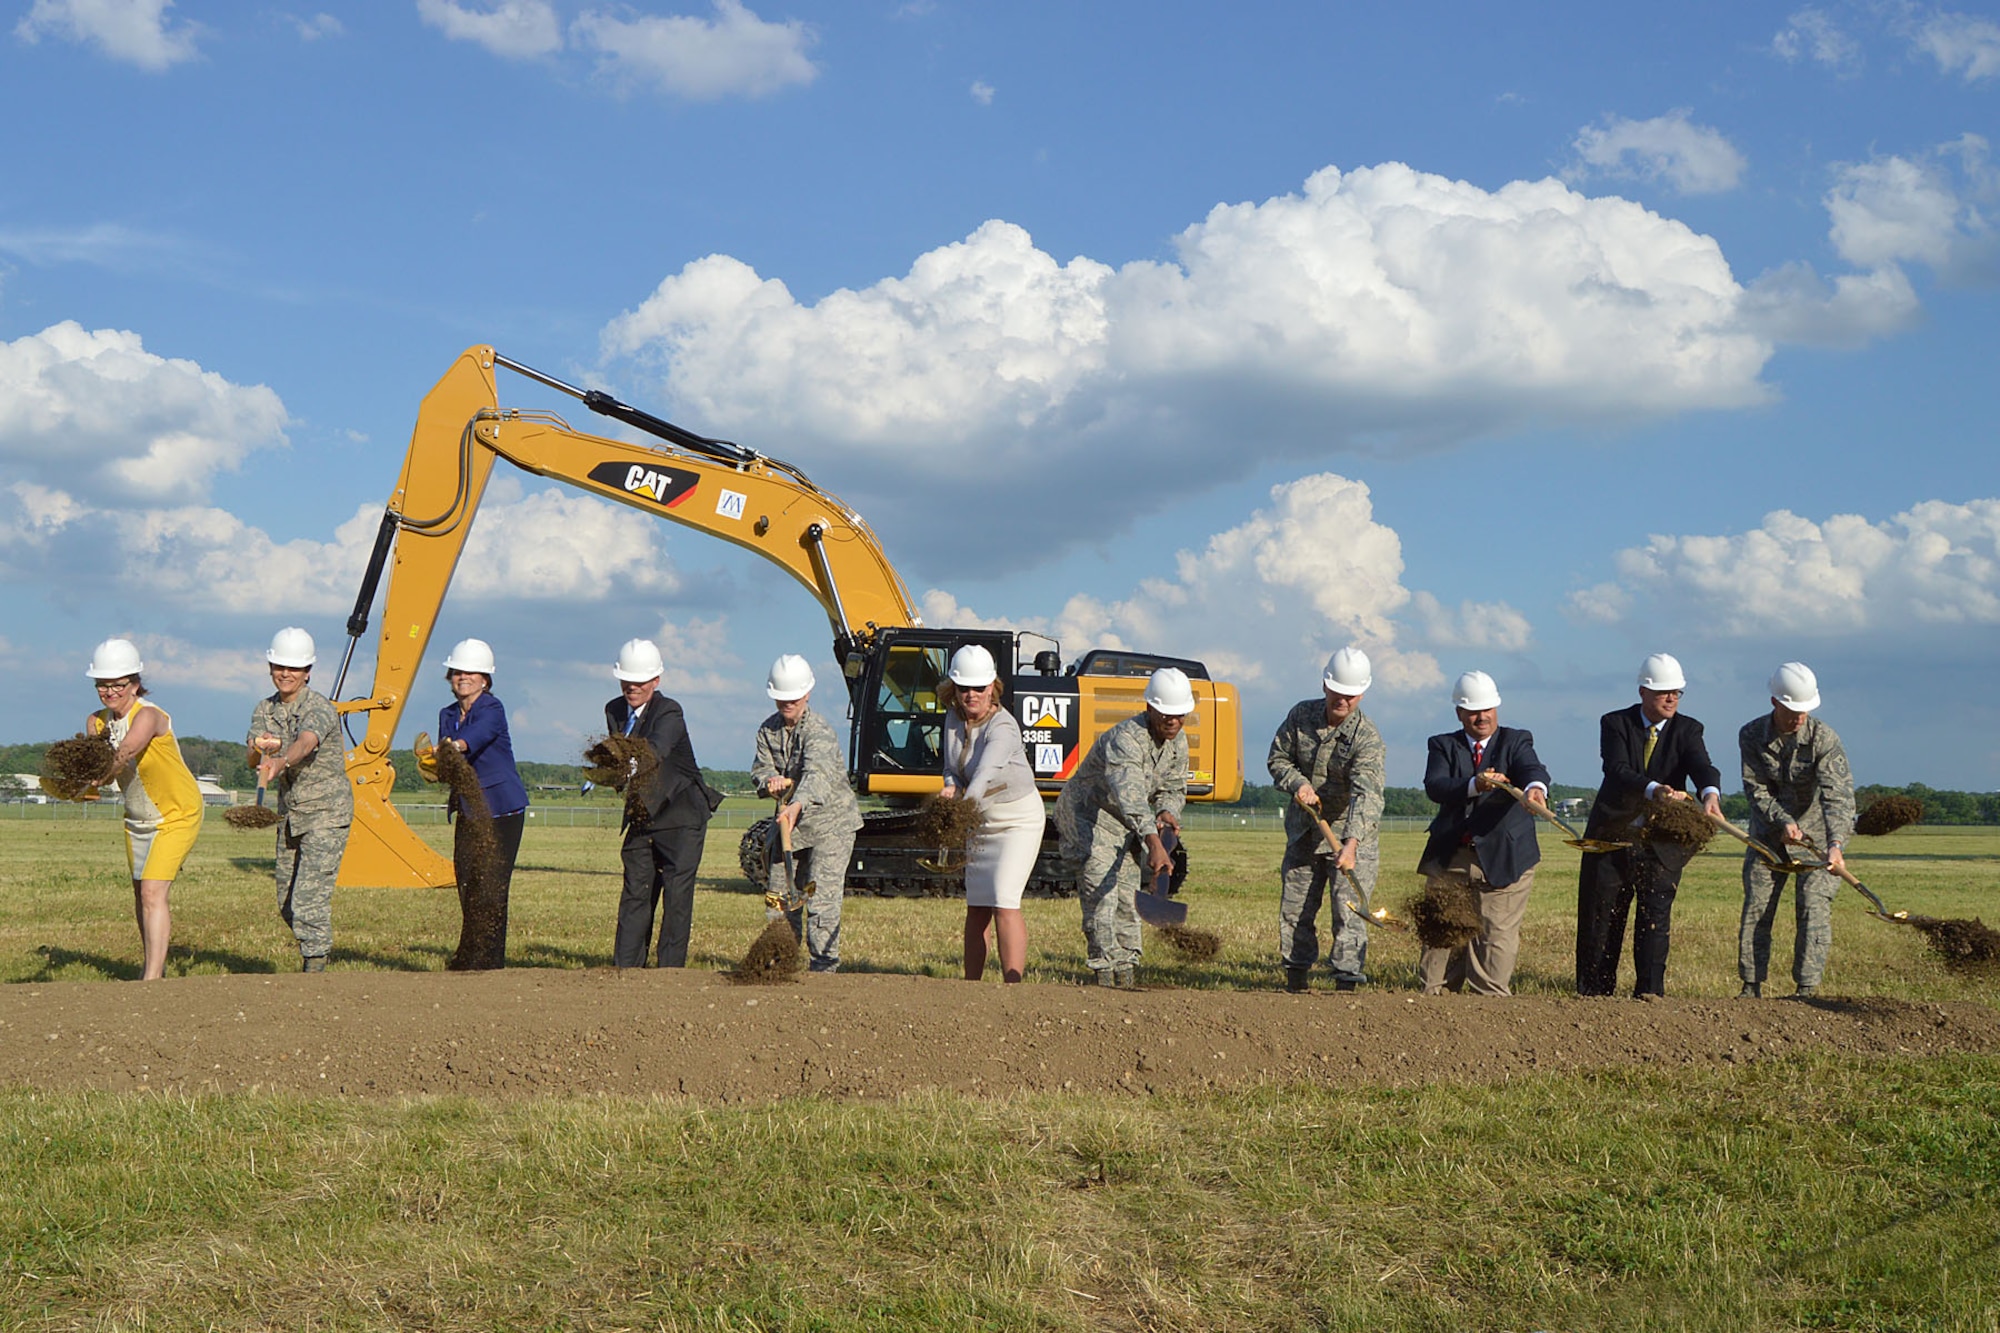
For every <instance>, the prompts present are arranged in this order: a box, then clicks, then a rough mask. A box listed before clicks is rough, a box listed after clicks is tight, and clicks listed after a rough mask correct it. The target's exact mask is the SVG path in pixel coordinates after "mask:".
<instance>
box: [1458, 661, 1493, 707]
mask: <svg viewBox="0 0 2000 1333" xmlns="http://www.w3.org/2000/svg"><path fill="white" fill-rule="evenodd" d="M1451 702H1452V704H1453V705H1454V706H1455V707H1458V708H1463V709H1465V710H1466V711H1468V712H1472V713H1477V712H1481V711H1483V710H1485V709H1488V708H1498V707H1499V706H1500V687H1499V686H1498V685H1495V684H1494V683H1493V677H1491V676H1489V675H1487V674H1486V673H1485V672H1484V671H1468V672H1466V673H1465V674H1464V675H1462V676H1460V677H1459V678H1458V682H1457V683H1456V684H1454V685H1453V686H1452V687H1451Z"/></svg>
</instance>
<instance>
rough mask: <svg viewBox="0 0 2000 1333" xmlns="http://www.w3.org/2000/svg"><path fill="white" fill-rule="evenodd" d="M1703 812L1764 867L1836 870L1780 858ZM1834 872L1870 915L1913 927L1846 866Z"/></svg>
mask: <svg viewBox="0 0 2000 1333" xmlns="http://www.w3.org/2000/svg"><path fill="white" fill-rule="evenodd" d="M1702 813H1703V814H1704V815H1708V818H1709V822H1711V823H1713V824H1714V825H1715V826H1716V827H1717V828H1719V829H1721V830H1722V831H1723V832H1724V833H1727V834H1728V835H1729V836H1730V837H1732V838H1734V839H1736V840H1737V841H1738V842H1740V843H1742V844H1743V845H1744V846H1745V847H1748V848H1749V849H1750V850H1751V851H1753V852H1755V853H1757V855H1758V856H1760V857H1762V858H1763V859H1764V862H1765V864H1767V865H1769V866H1770V867H1771V868H1772V869H1774V870H1781V871H1784V872H1785V873H1787V874H1795V873H1797V872H1798V871H1801V870H1833V867H1832V866H1831V865H1829V864H1828V863H1827V862H1826V860H1825V859H1823V858H1822V859H1821V860H1818V861H1794V860H1792V859H1791V858H1790V857H1788V856H1779V855H1778V854H1777V853H1776V852H1774V851H1772V850H1771V849H1770V848H1769V847H1766V846H1765V845H1764V844H1763V843H1761V842H1759V841H1757V840H1756V839H1755V838H1753V837H1751V836H1750V835H1749V834H1748V833H1745V832H1744V831H1743V830H1742V829H1740V828H1738V827H1736V825H1734V824H1732V823H1730V822H1729V821H1728V820H1727V819H1724V818H1723V817H1722V816H1721V815H1709V814H1708V811H1707V810H1703V811H1702ZM1804 846H1806V847H1807V848H1809V849H1810V850H1811V851H1812V853H1813V854H1814V855H1815V856H1818V855H1819V848H1817V847H1814V846H1813V845H1812V843H1811V842H1807V843H1805V844H1804ZM1833 873H1834V874H1835V875H1838V876H1839V877H1840V878H1841V879H1844V880H1846V881H1847V882H1848V883H1849V884H1851V885H1853V886H1854V887H1855V888H1856V889H1857V890H1859V892H1860V894H1861V896H1862V897H1864V898H1866V899H1867V900H1868V901H1869V902H1870V903H1872V904H1874V910H1873V911H1871V912H1870V913H1869V915H1870V916H1876V917H1880V918H1881V919H1882V920H1884V921H1894V922H1896V923H1897V924H1899V925H1911V924H1913V923H1912V922H1911V921H1910V920H1909V919H1908V918H1909V915H1910V914H1909V913H1908V912H1901V913H1897V912H1891V911H1890V910H1889V909H1888V908H1887V907H1885V906H1883V904H1882V900H1881V899H1880V898H1877V897H1876V896H1875V891H1874V890H1873V889H1871V888H1869V887H1868V886H1867V885H1866V884H1863V883H1862V882H1861V881H1860V880H1858V879H1856V878H1855V877H1854V876H1853V875H1852V874H1851V873H1849V871H1848V869H1847V867H1846V866H1842V867H1841V868H1840V869H1838V870H1833Z"/></svg>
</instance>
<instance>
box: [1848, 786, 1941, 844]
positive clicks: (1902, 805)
mask: <svg viewBox="0 0 2000 1333" xmlns="http://www.w3.org/2000/svg"><path fill="white" fill-rule="evenodd" d="M1923 817H1924V803H1923V802H1922V801H1918V800H1913V799H1912V798H1910V797H1908V796H1884V797H1882V798H1881V799H1879V800H1876V801H1871V802H1869V805H1868V808H1867V809H1866V810H1863V811H1862V812H1861V817H1860V818H1859V819H1857V820H1855V821H1854V831H1855V832H1856V833H1859V834H1860V835H1861V836H1862V837H1864V838H1879V837H1881V836H1882V835H1883V834H1884V833H1894V832H1895V831H1896V830H1897V829H1899V828H1902V827H1903V826H1904V825H1906V824H1914V823H1916V822H1917V821H1918V820H1920V819H1922V818H1923Z"/></svg>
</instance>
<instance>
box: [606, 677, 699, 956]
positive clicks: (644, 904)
mask: <svg viewBox="0 0 2000 1333" xmlns="http://www.w3.org/2000/svg"><path fill="white" fill-rule="evenodd" d="M664 671H665V663H664V662H663V661H662V660H661V658H660V650H659V648H658V647H657V646H655V645H654V644H652V643H650V642H648V641H647V640H645V639H632V640H630V641H628V642H627V643H626V644H625V646H624V648H623V649H621V650H620V651H619V653H618V665H617V666H615V667H613V668H612V674H613V675H614V676H616V677H617V678H618V684H619V697H618V698H616V699H613V700H612V701H611V702H610V703H608V704H606V705H604V725H605V728H606V729H607V730H608V731H609V732H610V733H611V734H612V735H614V736H633V737H637V738H638V739H640V740H643V741H645V742H646V744H647V745H649V746H651V747H652V750H653V753H654V755H655V756H656V757H657V758H658V759H659V761H660V762H659V767H658V768H657V769H656V770H654V772H653V774H652V776H651V777H649V778H647V779H646V780H645V781H644V782H643V783H641V784H640V787H639V791H638V793H637V799H636V800H635V799H633V798H632V793H627V800H626V804H625V820H624V828H625V847H624V851H623V853H622V859H623V861H624V864H625V889H624V893H623V894H622V895H621V896H620V898H619V900H618V934H617V937H616V941H615V943H614V944H613V945H612V962H614V963H616V964H617V965H618V966H619V967H643V966H645V963H646V945H647V944H648V943H649V942H650V940H651V938H652V934H653V907H654V904H655V903H658V904H659V906H660V944H659V949H658V951H657V952H656V953H655V955H654V959H653V966H655V967H685V966H687V952H688V936H689V934H690V933H691V931H692V929H693V926H694V879H695V873H696V872H697V871H698V870H700V869H701V850H702V844H703V843H704V842H705V841H707V837H708V816H709V813H710V809H711V806H710V802H709V792H708V787H707V785H706V784H705V783H703V782H702V780H701V767H700V766H699V765H698V764H697V763H696V762H695V757H694V743H693V742H692V741H690V740H689V739H688V732H687V719H686V717H684V716H683V715H682V713H681V706H680V705H679V704H677V703H675V702H674V701H673V700H672V699H669V698H668V697H667V696H666V695H664V694H661V693H660V692H659V690H660V676H661V674H662V673H663V672H664Z"/></svg>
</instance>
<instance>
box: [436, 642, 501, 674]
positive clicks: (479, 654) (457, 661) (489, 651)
mask: <svg viewBox="0 0 2000 1333" xmlns="http://www.w3.org/2000/svg"><path fill="white" fill-rule="evenodd" d="M444 669H445V670H446V671H477V672H479V673H480V674H481V675H483V676H486V677H489V678H490V677H491V676H492V675H493V648H492V645H490V644H488V643H487V642H486V640H484V639H460V640H459V641H458V642H457V643H455V644H453V645H452V647H451V656H450V657H447V658H445V659H444Z"/></svg>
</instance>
